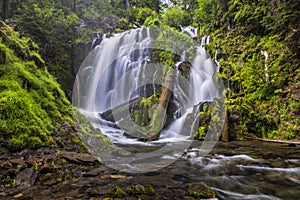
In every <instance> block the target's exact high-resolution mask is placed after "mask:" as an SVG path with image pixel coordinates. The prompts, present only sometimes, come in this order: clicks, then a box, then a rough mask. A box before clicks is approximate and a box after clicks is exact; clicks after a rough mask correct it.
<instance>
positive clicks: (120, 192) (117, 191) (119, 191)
mask: <svg viewBox="0 0 300 200" xmlns="http://www.w3.org/2000/svg"><path fill="white" fill-rule="evenodd" d="M110 195H112V196H114V197H119V198H122V197H125V196H126V195H127V194H126V192H125V191H124V190H123V189H122V188H120V187H119V186H115V187H114V188H112V190H111V191H110Z"/></svg>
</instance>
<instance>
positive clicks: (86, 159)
mask: <svg viewBox="0 0 300 200" xmlns="http://www.w3.org/2000/svg"><path fill="white" fill-rule="evenodd" d="M61 156H62V157H63V158H65V159H67V160H69V161H74V162H76V163H91V162H96V161H98V160H97V159H96V158H94V157H93V156H92V155H90V154H87V153H76V152H67V151H63V152H61Z"/></svg>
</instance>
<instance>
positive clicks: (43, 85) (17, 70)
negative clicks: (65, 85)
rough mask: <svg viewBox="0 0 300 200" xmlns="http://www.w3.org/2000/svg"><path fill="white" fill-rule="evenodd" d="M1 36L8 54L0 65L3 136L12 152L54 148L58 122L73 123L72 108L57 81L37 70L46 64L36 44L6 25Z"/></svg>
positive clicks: (0, 44) (1, 45)
mask: <svg viewBox="0 0 300 200" xmlns="http://www.w3.org/2000/svg"><path fill="white" fill-rule="evenodd" d="M0 36H1V37H0V41H1V42H0V52H4V54H5V56H4V57H5V58H3V59H2V61H1V62H0V135H1V136H3V137H5V138H7V141H8V143H7V145H8V147H9V148H10V149H11V150H21V149H23V148H25V147H30V148H33V149H36V148H39V147H41V146H44V145H50V144H53V143H54V140H53V137H51V135H52V133H53V131H54V127H55V126H56V122H57V121H62V120H65V119H68V120H69V121H71V122H70V123H72V119H71V118H70V115H71V105H70V103H69V101H68V100H67V99H66V97H65V95H64V93H63V91H62V90H61V89H60V86H59V84H58V83H57V82H56V81H55V80H54V78H53V77H52V76H51V75H50V74H49V73H48V72H47V71H45V70H43V69H39V68H38V67H37V65H40V66H41V65H44V61H43V59H42V58H41V56H40V55H39V54H38V53H37V48H38V47H37V45H36V44H35V43H34V42H32V40H30V39H29V38H26V37H21V36H20V35H19V34H18V33H17V32H15V31H14V30H13V28H11V27H9V26H7V25H5V24H1V27H0ZM4 54H3V55H4ZM2 57H3V56H2Z"/></svg>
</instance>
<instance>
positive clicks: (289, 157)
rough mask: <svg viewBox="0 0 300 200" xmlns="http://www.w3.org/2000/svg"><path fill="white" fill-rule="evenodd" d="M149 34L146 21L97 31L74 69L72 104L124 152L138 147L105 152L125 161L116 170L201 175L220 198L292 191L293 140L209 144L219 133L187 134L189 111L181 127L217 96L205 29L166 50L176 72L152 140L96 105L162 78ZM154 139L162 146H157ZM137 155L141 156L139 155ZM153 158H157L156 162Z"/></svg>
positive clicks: (298, 188)
mask: <svg viewBox="0 0 300 200" xmlns="http://www.w3.org/2000/svg"><path fill="white" fill-rule="evenodd" d="M183 30H184V31H185V32H186V33H187V34H190V35H191V37H196V36H195V35H193V34H197V30H194V29H192V31H189V30H187V29H183ZM156 39H157V38H155V37H154V36H153V33H152V32H151V31H150V30H149V29H136V30H131V31H128V32H126V33H122V34H117V35H115V36H113V37H112V38H103V41H102V43H101V44H100V45H98V46H96V47H95V49H94V50H93V51H92V52H91V53H90V55H89V56H88V57H87V59H86V60H85V61H84V63H83V65H82V67H81V68H80V70H79V73H78V74H79V75H78V76H77V80H76V85H75V89H74V96H73V104H74V105H75V106H77V107H78V108H79V109H80V111H81V112H82V113H83V114H84V115H86V116H87V117H88V118H89V119H90V121H91V122H92V123H93V125H94V126H96V127H97V128H100V129H101V131H102V132H103V133H104V134H105V135H106V136H107V137H108V138H110V139H111V140H112V141H113V143H114V144H115V145H116V146H118V147H121V148H123V149H125V150H126V152H130V153H129V154H132V152H135V153H136V154H138V153H140V154H139V155H138V156H133V157H132V158H131V159H129V161H128V162H127V160H126V161H124V160H123V157H122V156H120V157H118V155H116V154H115V153H113V154H111V155H110V157H109V156H107V157H108V158H107V160H113V162H115V163H113V166H116V165H118V167H116V169H119V168H120V167H119V166H120V165H121V164H122V162H125V164H124V163H123V164H124V165H126V167H128V168H126V170H124V171H128V172H131V171H130V170H132V171H133V170H134V169H136V168H139V169H141V168H147V167H149V166H152V168H150V169H152V170H153V171H157V170H158V171H157V172H153V173H151V170H148V171H149V172H148V173H149V174H150V175H149V174H148V175H147V174H138V175H136V176H135V178H137V177H140V179H139V180H140V181H141V182H143V179H145V177H147V176H153V178H156V179H159V178H161V177H164V176H166V177H169V178H171V179H172V181H174V182H176V181H179V182H181V183H183V184H187V183H189V182H204V183H205V184H207V185H208V186H210V187H212V188H213V189H214V190H215V191H216V192H217V195H218V197H219V198H220V199H272V200H273V199H297V198H299V196H300V149H299V147H286V146H280V148H278V146H279V145H271V144H267V145H264V144H263V145H262V143H257V142H250V143H239V142H236V143H228V144H217V145H216V146H215V147H214V145H215V144H216V140H217V139H218V136H219V134H218V133H210V132H208V133H207V135H208V136H207V138H210V139H211V138H213V139H211V140H209V139H208V141H206V140H205V141H204V142H197V141H194V142H193V134H194V131H195V128H197V126H196V125H197V122H195V119H193V120H190V121H191V123H190V124H191V125H190V131H189V132H188V133H183V127H184V125H185V123H186V121H187V119H188V117H189V116H196V114H197V111H198V108H199V105H200V103H202V102H207V101H208V102H209V101H213V100H214V99H215V98H220V97H221V95H220V94H221V92H220V90H219V89H218V88H219V87H218V85H217V83H216V82H215V80H214V78H213V77H214V74H215V73H217V71H218V69H219V66H216V64H215V63H214V62H213V61H212V59H211V58H210V57H209V56H208V55H207V54H206V52H205V48H204V46H205V44H206V43H209V42H210V38H209V37H204V38H203V39H202V44H201V45H199V46H198V47H196V48H195V51H194V56H192V59H191V58H187V56H186V46H184V45H182V46H183V48H182V49H176V51H175V50H174V52H173V53H175V54H177V55H179V57H180V60H178V63H177V64H176V67H175V70H177V72H176V73H175V74H176V75H175V82H174V88H170V89H171V90H172V91H173V96H174V97H173V98H174V102H175V105H176V112H174V118H173V121H172V122H171V123H170V124H169V125H168V126H165V127H163V129H162V130H161V135H160V138H159V139H158V140H157V141H152V142H142V141H140V140H138V139H136V138H131V137H128V136H127V135H126V134H125V133H126V128H122V127H120V124H121V123H119V122H120V121H122V120H124V118H125V117H126V116H124V115H121V116H117V117H116V116H114V117H115V121H109V120H105V119H103V118H102V117H101V115H100V113H104V112H107V111H108V110H110V109H112V111H114V110H113V108H115V107H118V106H120V105H123V104H124V105H126V104H128V102H130V101H131V100H132V99H141V98H143V97H149V96H150V95H152V94H153V93H155V92H156V91H157V85H162V80H161V79H162V76H163V72H162V70H161V69H162V67H161V66H158V65H153V63H152V57H151V51H152V49H153V48H154V49H155V48H156V49H158V48H157V47H155V46H154V43H155V42H156V41H155V40H156ZM160 48H162V47H160ZM171 51H172V50H171ZM190 57H191V56H190ZM185 61H188V62H189V63H191V66H192V67H191V70H190V78H189V79H188V80H185V79H184V78H182V77H181V76H180V74H179V73H178V70H179V68H180V64H181V63H183V62H185ZM149 66H152V67H149ZM184 81H188V84H182V82H184ZM147 84H148V85H147ZM149 84H150V85H151V86H150V87H149ZM186 85H188V86H186ZM220 115H222V113H221V114H220ZM118 117H119V118H118ZM196 118H197V117H196ZM214 134H215V135H214ZM84 142H86V141H84ZM192 142H193V143H192ZM88 143H89V144H88V145H90V146H96V145H97V143H96V142H95V138H94V137H93V136H91V137H90V139H89V142H88ZM190 145H192V146H191V147H190ZM162 146H168V148H167V149H164V151H161V152H159V151H157V149H160V148H162ZM180 147H181V148H180ZM213 147H214V148H213ZM177 148H179V150H176V149H177ZM212 148H213V149H212ZM153 152H159V153H157V154H154V153H153ZM203 152H205V153H203ZM142 153H144V154H142ZM146 153H148V154H154V157H153V158H152V159H150V160H149V159H148V158H149V157H147V156H144V155H146ZM208 153H209V154H208ZM112 155H114V157H113V159H111V158H112ZM96 156H97V155H96ZM105 156H106V155H105ZM105 156H102V155H101V156H100V157H101V158H103V157H104V158H105ZM147 159H148V160H147ZM143 160H147V161H146V162H142V161H143ZM157 160H162V162H159V163H157V162H158V161H157ZM169 161H170V162H169ZM136 163H138V164H136ZM163 167H166V168H163ZM162 168H163V169H162ZM129 169H130V170H129ZM139 172H143V171H139Z"/></svg>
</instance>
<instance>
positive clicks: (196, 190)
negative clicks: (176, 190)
mask: <svg viewBox="0 0 300 200" xmlns="http://www.w3.org/2000/svg"><path fill="white" fill-rule="evenodd" d="M187 192H188V195H189V196H192V197H195V198H197V199H211V198H216V193H215V191H213V190H212V189H211V188H210V187H208V186H207V185H205V184H203V183H190V184H189V185H188V190H187Z"/></svg>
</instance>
